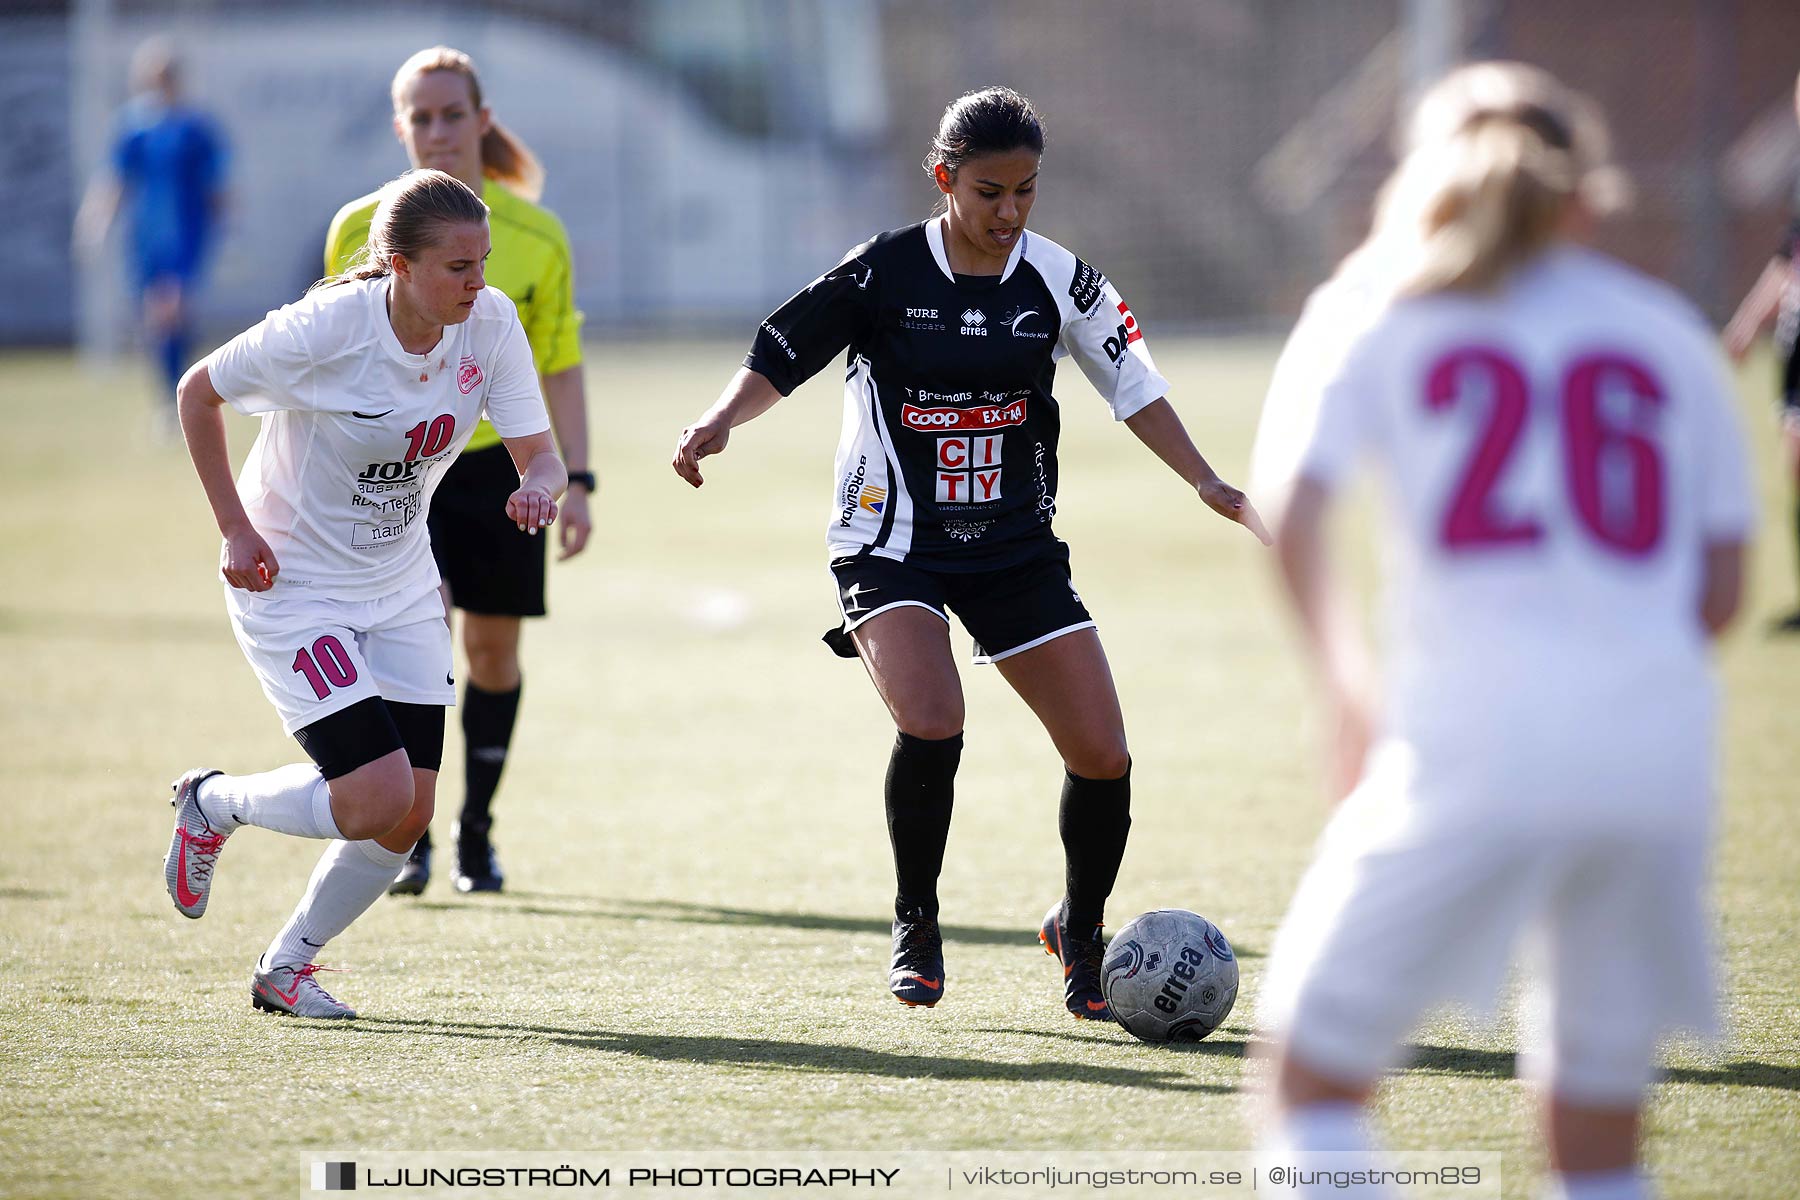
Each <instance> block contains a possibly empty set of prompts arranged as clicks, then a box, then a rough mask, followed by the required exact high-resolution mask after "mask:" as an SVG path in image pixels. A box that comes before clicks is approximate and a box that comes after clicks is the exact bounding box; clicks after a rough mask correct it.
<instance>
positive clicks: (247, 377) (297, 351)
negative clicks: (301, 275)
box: [206, 304, 318, 416]
mask: <svg viewBox="0 0 1800 1200" xmlns="http://www.w3.org/2000/svg"><path fill="white" fill-rule="evenodd" d="M311 327H312V324H311V323H310V322H307V321H305V320H303V319H301V318H300V317H299V316H298V315H297V313H296V306H295V305H292V304H289V305H285V306H284V307H282V308H278V309H275V310H274V311H273V312H271V313H269V314H268V315H267V316H265V317H264V318H263V319H262V320H260V321H258V322H257V323H256V324H254V325H252V326H251V327H250V328H248V329H246V330H244V332H242V333H240V334H238V335H237V336H236V337H234V338H232V339H231V340H230V341H229V342H226V343H225V344H224V345H223V346H220V347H219V348H218V349H217V350H214V351H213V352H212V353H211V354H210V355H208V356H207V358H206V372H207V376H208V377H209V378H210V379H211V380H212V386H213V390H215V391H217V392H218V393H219V395H221V396H223V397H224V398H225V401H226V403H228V404H230V405H231V407H233V408H235V409H237V410H238V411H239V412H241V413H243V414H245V415H246V416H258V415H260V414H262V413H271V412H279V411H282V410H284V409H285V410H291V411H292V410H297V411H307V410H310V409H312V408H314V407H316V403H317V396H318V389H317V387H316V386H315V383H314V381H313V379H312V378H311V371H312V367H313V361H314V360H313V355H312V351H311V349H310V347H309V346H308V345H307V337H306V333H307V331H308V330H309V329H310V328H311Z"/></svg>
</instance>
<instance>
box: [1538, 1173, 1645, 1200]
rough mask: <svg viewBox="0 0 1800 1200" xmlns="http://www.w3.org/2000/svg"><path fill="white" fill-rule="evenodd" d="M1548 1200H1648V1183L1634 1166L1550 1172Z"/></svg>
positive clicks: (1546, 1193)
mask: <svg viewBox="0 0 1800 1200" xmlns="http://www.w3.org/2000/svg"><path fill="white" fill-rule="evenodd" d="M1545 1195H1546V1197H1547V1198H1548V1200H1649V1197H1650V1184H1649V1182H1648V1181H1647V1180H1646V1179H1645V1178H1644V1176H1643V1175H1642V1174H1640V1173H1639V1172H1638V1171H1637V1169H1636V1168H1633V1167H1625V1168H1623V1169H1622V1170H1618V1171H1580V1172H1577V1173H1575V1174H1572V1175H1564V1174H1559V1173H1556V1172H1552V1173H1551V1175H1550V1179H1549V1184H1548V1188H1547V1190H1546V1192H1545Z"/></svg>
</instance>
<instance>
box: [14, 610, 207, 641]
mask: <svg viewBox="0 0 1800 1200" xmlns="http://www.w3.org/2000/svg"><path fill="white" fill-rule="evenodd" d="M228 629H229V626H228V625H227V624H226V622H225V620H224V616H223V614H220V615H218V616H211V615H209V616H206V617H199V616H182V615H177V614H165V615H156V614H151V613H107V612H79V613H77V612H62V611H59V610H51V609H32V608H10V607H0V636H3V635H6V634H24V635H29V636H31V637H60V638H73V639H75V640H77V641H83V642H108V643H112V644H129V645H138V644H141V643H143V642H145V641H162V642H198V641H207V642H210V641H216V640H218V638H219V636H220V635H221V634H223V633H225V632H227V630H228Z"/></svg>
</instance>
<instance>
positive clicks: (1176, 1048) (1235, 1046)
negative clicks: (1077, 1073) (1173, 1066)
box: [981, 1029, 1250, 1058]
mask: <svg viewBox="0 0 1800 1200" xmlns="http://www.w3.org/2000/svg"><path fill="white" fill-rule="evenodd" d="M981 1032H982V1033H1003V1034H1007V1035H1008V1036H1011V1037H1035V1038H1056V1039H1058V1040H1061V1041H1065V1042H1079V1043H1081V1044H1083V1045H1089V1046H1092V1045H1097V1044H1099V1043H1101V1042H1106V1043H1109V1044H1111V1043H1115V1042H1117V1041H1118V1038H1117V1036H1113V1035H1106V1034H1101V1035H1098V1036H1096V1035H1093V1034H1081V1033H1058V1032H1054V1031H1052V1030H1048V1029H983V1030H982V1031H981ZM1226 1032H1227V1033H1230V1032H1236V1031H1233V1030H1227V1031H1226ZM1126 1036H1127V1037H1129V1036H1130V1035H1129V1034H1127V1035H1126ZM1132 1040H1133V1041H1136V1039H1135V1038H1133V1039H1132ZM1156 1049H1157V1051H1158V1052H1161V1051H1165V1050H1166V1051H1168V1052H1169V1053H1171V1054H1200V1055H1206V1056H1209V1057H1212V1058H1244V1057H1246V1056H1247V1055H1248V1054H1249V1053H1250V1043H1249V1042H1248V1041H1246V1040H1245V1039H1243V1038H1237V1039H1235V1040H1234V1039H1232V1038H1228V1037H1209V1038H1205V1039H1203V1040H1201V1041H1198V1042H1168V1043H1165V1044H1163V1045H1160V1046H1158V1047H1156Z"/></svg>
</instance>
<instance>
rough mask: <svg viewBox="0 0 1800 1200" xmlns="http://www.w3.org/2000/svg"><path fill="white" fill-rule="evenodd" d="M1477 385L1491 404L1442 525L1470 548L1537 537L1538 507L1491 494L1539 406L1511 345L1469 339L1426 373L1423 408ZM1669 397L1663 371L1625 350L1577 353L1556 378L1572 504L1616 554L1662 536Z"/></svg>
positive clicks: (1643, 548)
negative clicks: (1509, 508) (1509, 504)
mask: <svg viewBox="0 0 1800 1200" xmlns="http://www.w3.org/2000/svg"><path fill="white" fill-rule="evenodd" d="M1471 384H1480V385H1485V387H1484V390H1485V391H1486V392H1487V393H1488V395H1489V397H1490V404H1489V408H1488V412H1487V420H1486V423H1485V424H1484V425H1483V426H1482V429H1481V432H1480V434H1479V436H1478V437H1477V438H1476V440H1475V445H1474V446H1473V448H1472V449H1471V450H1470V453H1469V457H1468V460H1467V461H1466V462H1465V463H1464V465H1463V469H1462V474H1461V477H1460V481H1459V482H1458V483H1457V485H1456V486H1455V487H1454V488H1453V489H1451V492H1450V499H1449V503H1448V505H1447V506H1446V508H1445V511H1444V516H1443V522H1442V524H1441V525H1440V527H1439V533H1440V536H1441V538H1442V540H1443V544H1444V545H1445V546H1446V547H1447V548H1448V549H1450V550H1453V551H1463V550H1484V549H1493V548H1497V547H1500V546H1506V545H1522V544H1530V543H1533V542H1536V541H1538V540H1539V539H1541V538H1542V537H1543V532H1544V531H1543V526H1542V525H1541V524H1540V523H1539V522H1538V521H1537V520H1536V519H1535V518H1534V517H1532V516H1529V515H1524V514H1508V513H1505V512H1502V511H1501V509H1500V507H1499V505H1498V503H1497V502H1496V500H1495V497H1494V489H1495V488H1496V486H1497V485H1498V484H1499V482H1500V479H1501V476H1502V475H1503V474H1504V473H1505V471H1506V468H1507V464H1508V462H1509V461H1510V460H1511V458H1512V455H1513V452H1514V451H1515V450H1517V448H1518V444H1519V439H1520V437H1521V436H1522V435H1523V434H1524V433H1525V431H1526V426H1527V424H1528V422H1529V420H1530V418H1531V415H1532V412H1533V408H1534V406H1533V405H1532V403H1531V387H1530V383H1529V382H1528V380H1527V378H1526V375H1525V372H1524V369H1523V368H1521V367H1520V366H1519V364H1518V363H1517V362H1515V361H1514V360H1513V359H1512V358H1511V357H1510V356H1508V355H1506V354H1505V353H1503V352H1501V351H1499V350H1494V349H1490V348H1487V347H1480V346H1469V347H1464V348H1462V349H1459V350H1453V351H1451V352H1450V353H1449V354H1446V355H1444V356H1443V357H1442V358H1440V359H1438V360H1437V362H1436V363H1435V364H1434V365H1433V366H1432V368H1431V370H1430V371H1429V372H1427V374H1426V377H1425V404H1426V407H1427V408H1428V409H1430V410H1431V411H1432V412H1444V411H1447V410H1448V409H1450V408H1453V407H1455V406H1456V405H1457V404H1459V403H1461V402H1462V401H1463V400H1464V399H1465V398H1466V397H1467V396H1468V394H1469V387H1470V385H1471ZM1664 400H1665V396H1664V394H1663V389H1662V386H1661V384H1660V383H1659V382H1658V381H1657V379H1656V377H1655V376H1654V375H1652V374H1651V373H1650V372H1649V371H1648V370H1647V369H1645V367H1644V366H1643V365H1642V364H1641V363H1639V362H1637V361H1635V360H1634V359H1630V358H1626V357H1624V356H1623V355H1618V354H1588V355H1584V356H1583V357H1581V358H1578V359H1576V360H1575V361H1574V362H1572V363H1570V364H1569V366H1568V368H1567V370H1566V371H1565V372H1564V374H1563V377H1562V380H1561V382H1560V384H1559V386H1558V396H1557V405H1556V412H1557V415H1558V417H1559V419H1560V423H1561V427H1562V453H1563V480H1564V484H1565V486H1566V488H1567V491H1568V497H1569V503H1570V507H1571V508H1572V509H1573V510H1574V512H1575V515H1576V517H1577V518H1578V519H1579V520H1580V522H1581V525H1582V527H1583V528H1585V529H1586V530H1587V532H1588V533H1590V534H1592V535H1593V537H1594V539H1595V540H1596V541H1598V542H1599V543H1600V544H1601V545H1602V546H1605V547H1606V548H1608V549H1610V550H1613V551H1615V552H1616V553H1619V554H1624V555H1629V556H1633V557H1635V556H1638V555H1643V554H1648V553H1649V552H1650V551H1652V550H1654V549H1655V548H1656V546H1657V544H1658V543H1659V542H1660V541H1661V540H1662V533H1663V516H1664V512H1663V509H1664V476H1665V470H1664V466H1663V457H1662V450H1661V447H1660V446H1659V445H1658V444H1657V442H1656V440H1655V438H1654V436H1653V432H1652V428H1653V426H1654V424H1655V419H1656V416H1657V414H1658V413H1659V412H1660V411H1661V409H1662V407H1663V403H1664ZM1621 409H1623V410H1625V411H1624V412H1621V411H1620V410H1621Z"/></svg>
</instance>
